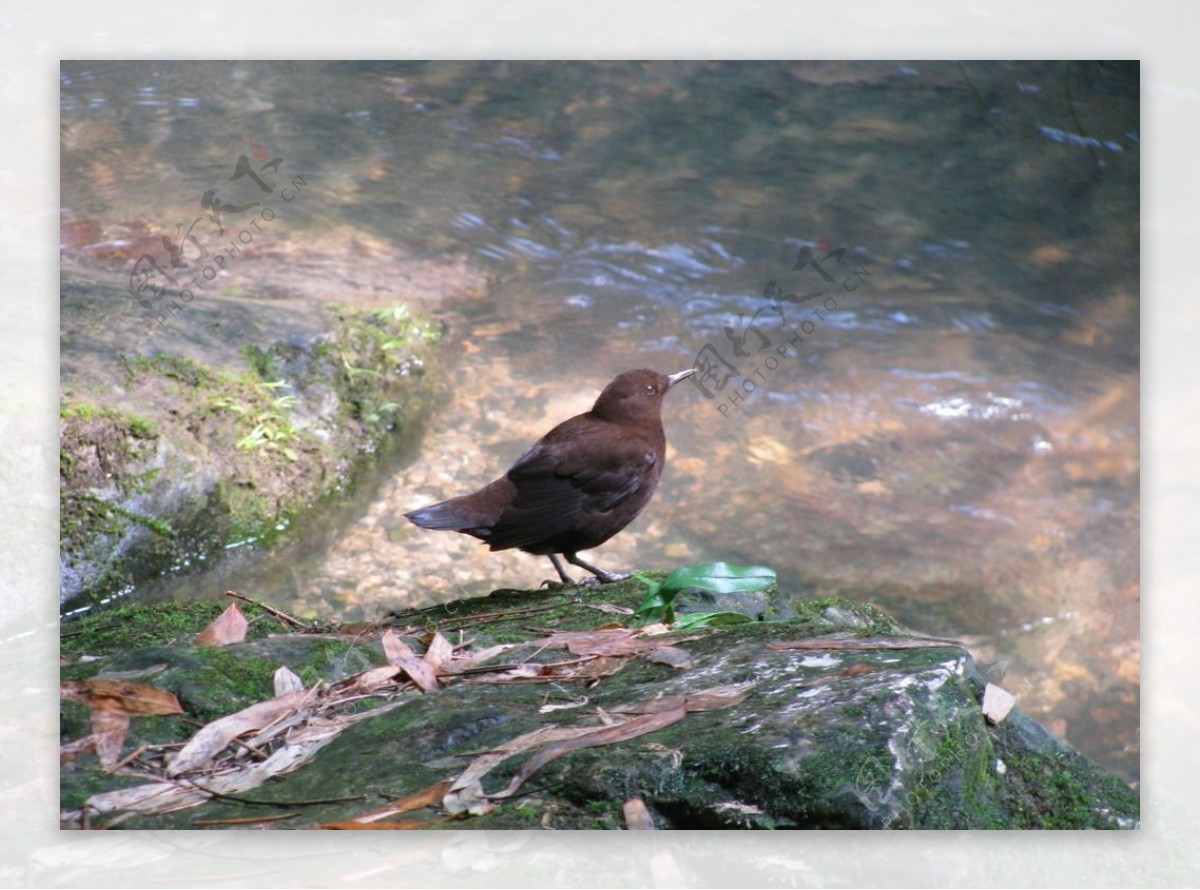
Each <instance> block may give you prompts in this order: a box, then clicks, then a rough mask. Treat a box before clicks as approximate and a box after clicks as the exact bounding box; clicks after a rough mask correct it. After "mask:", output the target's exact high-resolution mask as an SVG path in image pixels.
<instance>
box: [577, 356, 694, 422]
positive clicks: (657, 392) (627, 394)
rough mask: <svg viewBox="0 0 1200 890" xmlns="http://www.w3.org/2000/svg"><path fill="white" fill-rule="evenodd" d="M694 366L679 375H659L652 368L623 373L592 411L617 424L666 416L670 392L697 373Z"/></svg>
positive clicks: (607, 388)
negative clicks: (663, 412)
mask: <svg viewBox="0 0 1200 890" xmlns="http://www.w3.org/2000/svg"><path fill="white" fill-rule="evenodd" d="M695 373H696V371H695V369H693V368H688V369H687V370H686V371H680V372H679V373H678V374H671V375H669V376H668V375H667V374H659V373H658V372H657V371H651V370H650V369H649V368H640V369H638V370H636V371H626V372H625V373H624V374H619V375H617V377H616V378H615V379H614V380H613V382H612V383H610V384H609V385H608V386H606V387H604V392H602V393H600V397H599V398H598V399H596V404H595V405H593V406H592V414H593V415H594V416H596V417H598V418H600V419H601V420H607V421H610V422H613V423H639V422H648V423H653V422H655V421H658V420H659V419H660V418H661V417H662V401H663V397H664V396H666V394H667V391H668V390H669V389H670V388H671V387H672V386H674V385H675V384H676V383H678V382H679V381H681V380H686V379H687V378H688V377H691V376H692V375H693V374H695Z"/></svg>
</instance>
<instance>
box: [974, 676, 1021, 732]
mask: <svg viewBox="0 0 1200 890" xmlns="http://www.w3.org/2000/svg"><path fill="white" fill-rule="evenodd" d="M1016 703H1017V697H1016V696H1015V695H1013V694H1012V693H1011V692H1009V691H1008V690H1007V689H1004V688H1003V687H1000V686H997V685H996V684H994V683H988V684H987V685H986V686H984V687H983V702H982V703H981V705H980V707H981V708H982V709H983V715H984V716H985V717H987V719H988V722H989V723H992V724H996V723H999V722H1001V721H1002V720H1003V719H1004V718H1005V717H1007V716H1008V712H1009V711H1011V710H1012V709H1013V706H1014V705H1015V704H1016Z"/></svg>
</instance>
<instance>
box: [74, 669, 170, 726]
mask: <svg viewBox="0 0 1200 890" xmlns="http://www.w3.org/2000/svg"><path fill="white" fill-rule="evenodd" d="M60 689H61V693H62V696H63V698H69V699H71V700H72V701H77V702H80V703H81V704H85V705H87V706H88V707H89V708H91V709H92V710H94V711H112V712H113V713H116V714H129V715H130V716H133V717H149V716H156V715H160V716H161V715H169V714H182V713H183V708H181V707H180V706H179V699H177V698H176V697H175V693H173V692H167V691H166V690H165V689H159V688H158V687H156V686H149V685H147V684H145V683H130V682H129V681H128V680H111V679H106V678H103V677H94V678H93V679H91V680H64V681H63V682H62V683H61V684H60Z"/></svg>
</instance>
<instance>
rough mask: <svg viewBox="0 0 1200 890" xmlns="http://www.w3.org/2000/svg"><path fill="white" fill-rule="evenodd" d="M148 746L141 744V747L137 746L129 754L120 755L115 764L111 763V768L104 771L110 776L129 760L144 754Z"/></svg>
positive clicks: (126, 764) (127, 763)
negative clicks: (125, 755)
mask: <svg viewBox="0 0 1200 890" xmlns="http://www.w3.org/2000/svg"><path fill="white" fill-rule="evenodd" d="M148 747H149V746H148V745H142V747H140V748H138V749H137V750H136V751H134V752H133V753H132V754H130V755H129V756H127V757H122V758H121V759H120V760H118V761H117V762H116V763H115V764H113V766H112V768H111V769H106V770H105V772H106V773H108V774H109V775H110V776H111V775H112V774H113V773H115V772H116V771H117V770H119V769H121V768H122V767H124V766H128V765H129V763H130V762H131V761H133V760H136V759H137V758H138V757H140V756H141V755H142V754H144V753H145V752H146V750H147V748H148Z"/></svg>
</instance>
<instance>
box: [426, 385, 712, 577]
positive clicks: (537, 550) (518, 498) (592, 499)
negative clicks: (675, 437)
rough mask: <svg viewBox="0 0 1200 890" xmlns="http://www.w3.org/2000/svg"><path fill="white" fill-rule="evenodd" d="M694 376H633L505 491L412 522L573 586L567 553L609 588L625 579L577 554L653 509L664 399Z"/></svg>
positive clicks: (504, 485) (437, 508)
mask: <svg viewBox="0 0 1200 890" xmlns="http://www.w3.org/2000/svg"><path fill="white" fill-rule="evenodd" d="M693 373H695V372H694V371H693V370H692V369H691V368H689V369H688V370H686V371H680V372H679V373H678V374H672V375H671V376H669V377H668V376H666V375H664V374H659V373H658V372H657V371H650V370H646V369H641V370H638V371H626V372H625V373H624V374H621V375H619V376H618V377H617V378H616V379H615V380H613V382H612V383H610V384H609V385H608V386H606V387H604V391H603V392H602V393H600V397H599V398H598V399H596V404H595V405H593V406H592V410H591V411H588V412H587V413H586V414H579V415H577V416H575V417H572V418H571V419H570V420H567V421H564V422H563V423H560V424H559V425H558V426H556V427H555V428H554V429H552V430H550V432H548V433H546V435H544V436H542V438H541V439H540V440H538V442H537V443H536V444H534V445H533V446H532V447H531V448H530V449H529V450H528V451H526V452H525V453H524V454H522V455H521V456H520V457H519V458H517V461H516V463H514V464H513V465H512V466H511V467H509V468H508V472H507V473H505V474H504V475H503V476H501V477H500V478H499V479H497V480H496V481H495V482H492V483H490V484H488V485H485V486H484V487H483V488H481V489H480V490H479V491H477V492H475V493H474V494H468V495H464V496H462V497H457V498H453V499H451V500H448V501H443V502H442V503H440V504H433V505H432V506H429V507H422V508H421V509H420V510H413V511H412V512H410V513H405V514H404V515H405V516H406V517H408V519H409V520H411V521H412V522H414V523H416V524H417V525H419V526H421V527H422V528H428V529H447V530H451V531H456V532H462V533H463V534H467V535H472V536H474V537H476V538H479V539H480V540H481V541H483V542H484V543H485V544H487V545H488V547H489V548H490V549H492V550H508V549H509V548H512V547H516V548H517V549H519V550H524V551H525V552H526V553H534V554H537V555H539V556H548V557H550V561H551V562H553V563H554V568H556V569H557V570H558V574H559V576H560V577H561V578H562V580H563V583H564V584H572V583H574V582H573V581H572V580H571V576H570V575H568V574H567V570H566V569H565V568H564V567H563V564H562V561H561V560H560V559H559V557H558V554H560V553H561V554H562V555H563V556H565V557H566V558H567V562H569V563H571V564H572V565H576V566H579V567H580V568H582V569H586V570H587V571H589V572H591V573H592V574H593V575H595V576H596V577H597V578H599V579H600V580H601V581H617V580H620V579H621V578H622V577H625V576H619V575H613V574H610V573H608V572H605V571H603V570H601V569H598V568H596V567H595V566H592V565H589V564H588V563H586V562H584V561H583V560H582V559H580V558H579V557H578V555H577V554H578V552H579V551H580V550H589V549H591V548H592V547H597V546H599V545H600V544H603V543H604V542H605V541H607V540H608V539H609V538H611V537H612V536H613V535H615V534H616V533H617V532H619V531H620V530H621V529H623V528H625V526H627V525H628V524H629V523H630V522H632V521H633V520H634V519H635V518H636V517H637V515H638V514H639V513H641V512H642V508H643V507H645V506H646V504H647V503H649V501H650V498H651V497H652V496H653V494H654V490H655V489H656V488H658V480H659V478H660V477H661V476H662V471H663V464H664V463H665V462H666V451H667V440H666V436H665V435H664V434H663V427H662V402H663V397H664V396H665V395H666V394H667V390H669V389H670V388H671V387H672V386H674V385H675V384H676V383H678V382H679V381H680V380H684V379H686V378H688V377H690V376H691V375H692V374H693Z"/></svg>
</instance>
